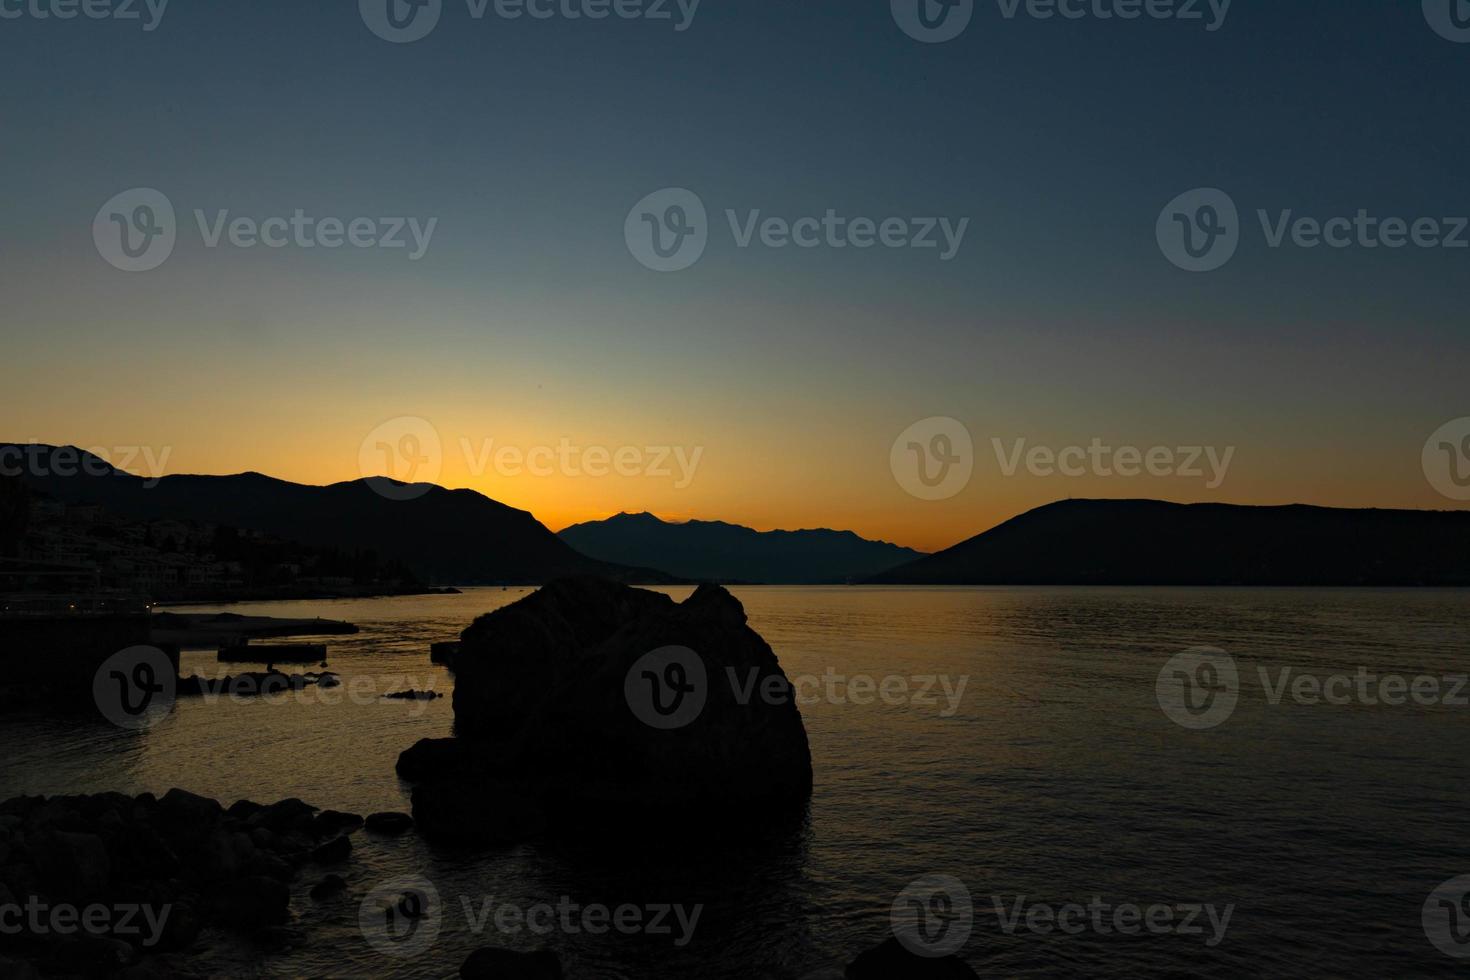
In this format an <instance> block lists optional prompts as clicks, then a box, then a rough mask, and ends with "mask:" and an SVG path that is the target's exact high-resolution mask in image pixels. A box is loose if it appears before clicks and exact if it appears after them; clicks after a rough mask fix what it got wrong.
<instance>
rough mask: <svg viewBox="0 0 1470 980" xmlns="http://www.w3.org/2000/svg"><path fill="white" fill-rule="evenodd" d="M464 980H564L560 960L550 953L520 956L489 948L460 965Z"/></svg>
mask: <svg viewBox="0 0 1470 980" xmlns="http://www.w3.org/2000/svg"><path fill="white" fill-rule="evenodd" d="M459 975H460V978H461V980H562V972H561V960H560V959H558V958H557V955H556V954H555V953H553V952H551V951H550V950H548V949H541V950H537V951H536V952H534V953H518V952H516V951H515V950H512V949H499V948H497V947H495V946H486V947H485V948H484V949H477V950H475V951H474V952H473V953H471V954H470V956H469V959H467V960H465V961H464V963H463V964H461V965H460V968H459Z"/></svg>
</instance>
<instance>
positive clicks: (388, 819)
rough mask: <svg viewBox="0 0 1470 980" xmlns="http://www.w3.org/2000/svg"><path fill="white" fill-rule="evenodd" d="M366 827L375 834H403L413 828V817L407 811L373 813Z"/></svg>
mask: <svg viewBox="0 0 1470 980" xmlns="http://www.w3.org/2000/svg"><path fill="white" fill-rule="evenodd" d="M366 827H367V829H368V830H370V831H372V832H373V833H375V834H402V833H405V832H407V831H409V830H412V829H413V817H410V816H409V815H408V814H406V813H373V814H369V815H368V818H367V824H366Z"/></svg>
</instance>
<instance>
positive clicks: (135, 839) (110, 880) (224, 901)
mask: <svg viewBox="0 0 1470 980" xmlns="http://www.w3.org/2000/svg"><path fill="white" fill-rule="evenodd" d="M344 816H345V815H341V814H339V815H337V817H336V818H330V819H328V820H325V821H323V820H321V819H320V818H319V817H318V815H317V813H316V808H315V807H312V806H310V805H308V804H306V803H303V802H301V801H300V800H283V801H281V802H279V803H274V804H271V805H269V806H264V805H261V804H258V803H252V802H249V801H246V800H241V801H240V802H238V803H236V804H234V805H233V806H231V807H230V808H229V809H228V810H226V809H225V808H224V807H222V806H221V805H220V804H219V803H218V802H216V801H215V800H211V799H207V798H205V797H202V796H196V795H194V794H192V793H186V792H184V791H183V790H178V789H174V790H170V791H169V792H168V793H167V794H165V795H164V796H163V797H162V798H161V799H160V798H155V797H154V796H152V795H151V794H146V793H145V794H143V795H142V796H137V797H131V796H126V795H123V794H121V793H102V794H98V795H95V796H57V797H51V798H46V797H39V796H37V797H17V798H15V799H12V800H8V801H6V802H4V803H0V882H3V883H4V884H3V885H0V897H4V896H5V895H6V894H7V893H8V896H9V897H8V898H5V901H15V902H17V903H18V904H21V905H22V906H25V905H26V904H27V903H33V904H36V905H38V906H40V907H46V908H54V907H56V906H58V905H63V904H64V905H66V906H69V907H75V908H89V907H93V906H97V907H100V908H105V909H108V910H113V909H122V908H124V907H135V908H137V909H139V911H136V912H134V913H132V914H129V915H128V916H127V918H126V919H124V918H123V916H122V914H121V913H119V914H117V915H109V916H106V917H104V918H103V919H100V920H99V921H98V923H97V924H96V928H93V926H92V925H90V924H89V925H87V926H86V927H85V928H81V929H77V930H74V931H73V932H72V933H71V934H69V935H63V934H58V932H57V931H56V930H44V929H43V930H41V931H40V933H39V934H38V933H36V932H32V931H29V929H28V927H24V926H23V929H22V932H21V933H20V934H19V935H15V936H10V935H6V936H4V937H0V939H3V941H4V945H5V949H4V952H5V953H6V954H7V955H9V954H10V953H12V952H14V953H17V954H19V955H21V956H22V957H23V958H24V959H26V960H29V961H31V962H33V963H35V964H36V965H37V966H38V967H39V968H40V971H41V972H42V973H43V974H47V975H50V974H56V973H61V974H65V975H84V976H101V975H112V974H113V973H115V972H116V971H118V970H120V969H123V968H126V967H131V966H133V965H134V964H136V963H138V961H139V960H140V959H141V958H142V957H143V956H145V955H146V956H149V957H152V956H154V955H155V954H162V953H167V952H170V951H174V950H183V949H187V948H188V947H189V946H191V945H192V944H193V943H194V941H195V939H196V937H197V936H198V935H199V933H200V930H202V929H204V928H207V927H215V928H221V929H226V930H231V931H235V932H239V933H243V934H246V935H249V936H252V937H254V938H255V939H257V940H258V941H261V942H265V943H269V942H270V941H271V936H272V935H273V934H274V933H276V932H279V931H280V927H282V926H284V925H285V924H286V923H287V922H289V921H290V917H291V912H290V902H291V889H290V881H291V879H292V878H293V877H294V876H295V874H296V871H297V869H298V868H300V867H301V866H302V865H304V864H305V863H306V862H307V861H308V860H309V859H310V858H311V856H312V855H313V854H314V853H320V852H321V850H322V848H324V847H325V848H328V849H332V850H334V851H336V852H338V853H340V852H341V851H342V850H343V844H345V843H346V840H347V839H346V838H345V837H338V836H335V835H336V834H337V832H338V830H339V829H341V828H343V827H345V826H347V825H350V823H351V821H347V822H346V823H345V824H344V823H342V822H341V821H340V819H339V818H341V817H344ZM335 841H341V842H343V844H337V843H334V842H335ZM346 849H347V850H350V844H348V845H347V846H346ZM99 914H100V913H99ZM150 961H151V960H150ZM137 969H140V970H143V971H145V973H146V971H147V970H148V969H149V967H148V962H144V963H143V964H142V966H139V967H137ZM148 975H152V974H148Z"/></svg>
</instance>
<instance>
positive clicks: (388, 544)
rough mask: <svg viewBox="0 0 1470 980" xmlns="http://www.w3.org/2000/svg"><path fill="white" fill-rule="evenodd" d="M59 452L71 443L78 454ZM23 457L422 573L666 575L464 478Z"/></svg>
mask: <svg viewBox="0 0 1470 980" xmlns="http://www.w3.org/2000/svg"><path fill="white" fill-rule="evenodd" d="M19 448H21V449H22V450H30V449H31V447H30V446H21V447H19ZM5 449H6V445H5V444H0V451H4V450H5ZM58 451H59V452H60V453H62V456H61V457H59V458H58V457H56V455H55V454H56V453H57V452H58ZM68 453H77V454H78V457H80V459H81V463H80V464H79V463H78V461H77V459H75V458H72V457H69V456H68V455H67V454H68ZM20 468H21V469H22V470H23V472H22V474H21V476H22V479H24V480H25V481H26V482H27V483H28V484H30V485H31V486H32V487H34V488H35V489H37V490H40V491H42V492H44V493H46V494H49V495H51V496H53V497H56V498H57V499H59V500H62V501H63V502H68V503H83V504H88V503H90V504H99V505H101V506H103V507H106V508H108V509H109V510H111V511H113V512H114V513H118V514H122V515H126V516H131V517H136V518H140V519H144V520H167V519H174V520H194V521H204V522H209V523H214V524H222V525H228V526H230V527H236V528H243V529H248V530H255V531H262V532H265V533H268V534H273V535H276V536H278V537H281V538H285V539H287V540H291V541H299V542H302V543H304V544H309V545H316V546H321V547H331V548H338V549H342V550H344V551H374V552H376V553H377V554H379V555H382V556H385V557H388V558H393V559H398V560H401V561H402V562H404V564H406V565H407V566H408V567H409V568H410V569H411V570H412V571H413V572H414V573H415V574H416V575H418V576H419V577H420V578H422V579H423V580H425V581H430V582H440V583H446V584H501V583H512V584H539V583H543V582H547V581H550V580H552V579H554V578H560V577H563V576H567V575H578V574H591V575H604V576H607V577H609V578H615V579H618V580H621V581H639V582H665V581H668V580H669V576H667V575H664V574H662V573H660V572H653V571H646V570H639V569H629V568H623V567H620V566H617V565H613V564H609V563H607V562H603V561H597V560H595V559H591V558H588V557H586V556H585V555H581V554H579V553H577V552H576V551H575V550H573V548H572V547H571V546H570V545H568V544H567V543H566V542H564V541H562V540H561V539H560V538H558V537H557V536H556V535H555V534H553V533H552V532H551V531H550V530H548V529H547V528H546V527H544V526H543V525H542V524H541V523H540V522H538V521H537V520H536V519H535V518H534V517H532V516H531V515H530V514H528V513H526V512H525V511H520V510H516V509H514V508H512V507H507V506H506V505H505V504H502V503H498V502H496V501H494V500H491V499H490V498H489V497H486V496H484V495H482V494H479V493H476V492H474V491H473V490H446V489H444V488H442V487H437V486H425V485H419V486H416V487H415V488H414V490H415V491H418V490H422V491H423V492H422V495H420V496H417V497H415V498H414V499H411V500H397V499H388V498H387V497H386V496H384V495H383V494H381V493H379V492H377V491H376V490H374V485H375V484H376V485H378V486H380V487H381V488H382V489H384V490H385V491H386V492H389V493H393V492H395V491H397V490H399V489H400V488H402V487H403V486H404V484H400V483H396V482H394V481H391V480H384V479H381V478H375V479H373V480H354V481H351V482H348V483H337V484H333V485H331V486H326V487H314V486H305V485H302V484H299V483H289V482H287V481H285V480H277V479H274V478H272V477H268V476H262V475H261V474H259V473H242V474H239V475H236V476H166V477H163V478H161V479H159V480H157V481H154V480H151V479H149V480H145V479H144V478H142V477H137V476H133V475H131V474H128V473H124V472H122V471H120V470H116V469H113V468H112V467H111V466H108V465H107V464H106V463H105V462H103V461H102V460H100V459H98V458H97V457H95V456H91V455H90V454H86V453H82V452H80V451H79V450H75V449H73V448H71V447H63V448H62V449H61V450H56V449H53V448H51V447H45V449H44V450H43V451H42V452H40V453H39V454H37V455H35V456H34V457H32V458H31V459H30V460H28V461H27V462H26V463H25V464H24V465H23V466H21V467H20Z"/></svg>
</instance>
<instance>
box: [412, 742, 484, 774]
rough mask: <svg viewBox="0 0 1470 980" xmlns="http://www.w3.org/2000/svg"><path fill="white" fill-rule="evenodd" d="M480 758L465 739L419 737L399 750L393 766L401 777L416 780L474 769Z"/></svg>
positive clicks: (462, 772)
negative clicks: (410, 744) (401, 750)
mask: <svg viewBox="0 0 1470 980" xmlns="http://www.w3.org/2000/svg"><path fill="white" fill-rule="evenodd" d="M480 758H481V757H480V756H478V755H477V754H476V752H475V747H474V746H473V745H472V744H471V743H470V742H469V741H468V740H464V741H461V740H460V739H457V738H421V739H419V740H418V741H417V742H415V743H414V744H413V745H412V746H411V747H409V748H407V749H405V750H404V751H403V752H401V753H400V754H399V756H398V765H397V766H396V767H395V768H396V769H397V771H398V776H399V778H400V779H406V780H408V781H409V782H411V783H417V782H424V781H427V780H431V779H439V778H442V777H448V776H455V775H462V774H464V773H467V772H471V771H474V770H475V769H476V766H477V763H478V762H479V761H480ZM480 768H482V769H483V768H486V767H483V766H482V767H480Z"/></svg>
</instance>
